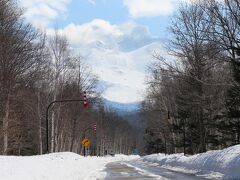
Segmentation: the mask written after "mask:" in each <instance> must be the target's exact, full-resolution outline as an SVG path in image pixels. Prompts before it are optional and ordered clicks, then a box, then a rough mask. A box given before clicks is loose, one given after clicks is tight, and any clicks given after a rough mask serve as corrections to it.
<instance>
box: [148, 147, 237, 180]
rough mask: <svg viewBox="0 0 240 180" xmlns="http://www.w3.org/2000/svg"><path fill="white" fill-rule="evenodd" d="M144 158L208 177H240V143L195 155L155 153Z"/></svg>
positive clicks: (166, 166) (177, 169) (170, 167)
mask: <svg viewBox="0 0 240 180" xmlns="http://www.w3.org/2000/svg"><path fill="white" fill-rule="evenodd" d="M143 159H144V160H145V161H150V162H153V163H157V164H159V165H161V166H163V167H165V168H168V169H172V170H176V171H181V172H189V173H191V172H192V173H194V174H198V175H203V176H206V177H208V178H214V179H236V180H237V179H240V145H236V146H232V147H229V148H227V149H224V150H216V151H208V152H206V153H202V154H196V155H194V156H184V155H183V154H172V155H167V156H165V155H164V154H154V155H149V156H145V157H144V158H143Z"/></svg>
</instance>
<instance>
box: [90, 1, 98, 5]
mask: <svg viewBox="0 0 240 180" xmlns="http://www.w3.org/2000/svg"><path fill="white" fill-rule="evenodd" d="M88 2H89V3H91V4H93V5H95V4H96V1H94V0H88Z"/></svg>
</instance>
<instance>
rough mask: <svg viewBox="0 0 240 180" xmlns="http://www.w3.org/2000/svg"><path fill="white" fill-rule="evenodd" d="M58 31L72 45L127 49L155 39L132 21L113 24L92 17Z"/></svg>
mask: <svg viewBox="0 0 240 180" xmlns="http://www.w3.org/2000/svg"><path fill="white" fill-rule="evenodd" d="M59 32H60V33H61V34H64V35H65V36H66V37H67V38H68V39H69V40H70V42H71V44H72V45H73V46H74V47H77V46H85V45H89V44H95V46H97V45H98V46H100V45H101V46H104V47H108V48H110V49H112V48H119V49H121V50H123V51H129V50H134V49H136V48H139V47H141V46H144V45H146V44H149V43H151V42H153V41H154V40H156V39H155V38H154V37H152V36H151V34H150V32H149V30H148V29H147V27H145V26H142V25H138V24H136V23H134V22H127V23H124V24H121V25H114V24H111V23H110V22H108V21H105V20H102V19H94V20H92V21H91V22H88V23H85V24H81V25H76V24H73V23H72V24H69V25H67V26H66V27H65V28H64V29H60V30H59ZM47 33H48V34H53V33H54V30H53V29H48V30H47Z"/></svg>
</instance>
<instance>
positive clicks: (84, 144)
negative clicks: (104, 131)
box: [82, 138, 91, 147]
mask: <svg viewBox="0 0 240 180" xmlns="http://www.w3.org/2000/svg"><path fill="white" fill-rule="evenodd" d="M90 143H91V141H90V140H89V139H87V138H84V139H83V140H82V145H83V146H85V147H88V146H89V145H90Z"/></svg>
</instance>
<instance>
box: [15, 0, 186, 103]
mask: <svg viewBox="0 0 240 180" xmlns="http://www.w3.org/2000/svg"><path fill="white" fill-rule="evenodd" d="M184 1H186V2H187V1H190V0H184ZM179 2H180V1H179V0H20V5H21V6H23V7H24V8H25V14H24V16H25V17H26V19H27V21H29V22H31V23H32V24H33V25H34V26H36V27H37V28H41V29H44V30H46V32H47V34H48V35H51V34H53V32H54V28H56V27H57V28H58V29H59V33H61V34H63V35H65V36H66V37H67V38H68V40H69V43H70V45H71V46H72V47H73V48H74V49H75V50H76V51H77V52H78V53H80V54H81V55H82V56H83V57H84V59H85V61H86V62H87V63H88V64H89V65H90V66H91V67H92V70H93V72H94V73H95V74H96V75H97V76H98V77H99V80H100V85H101V89H102V90H103V97H104V98H106V99H108V100H111V101H117V102H121V103H129V102H137V101H141V100H143V98H144V93H145V90H146V88H147V86H146V83H145V80H146V75H147V73H148V72H147V66H148V65H149V64H150V63H151V62H152V61H153V59H152V52H153V51H154V52H155V51H157V52H159V53H161V54H162V55H164V54H165V53H166V51H165V50H164V48H163V46H162V44H163V42H165V40H166V39H167V38H168V37H169V33H168V31H167V30H166V28H167V27H168V26H169V25H170V23H169V22H170V18H171V16H172V15H173V14H174V12H176V9H177V6H178V4H179Z"/></svg>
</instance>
